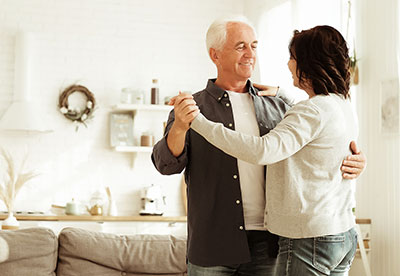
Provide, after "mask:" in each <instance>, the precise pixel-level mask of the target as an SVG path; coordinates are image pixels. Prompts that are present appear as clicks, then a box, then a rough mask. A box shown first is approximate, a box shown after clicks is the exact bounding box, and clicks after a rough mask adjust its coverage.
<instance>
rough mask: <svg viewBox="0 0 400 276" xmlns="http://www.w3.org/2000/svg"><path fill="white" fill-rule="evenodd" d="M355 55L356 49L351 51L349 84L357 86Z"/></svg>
mask: <svg viewBox="0 0 400 276" xmlns="http://www.w3.org/2000/svg"><path fill="white" fill-rule="evenodd" d="M357 62H358V59H357V55H356V49H354V50H353V55H352V56H350V80H351V84H354V85H357V84H358V81H359V79H358V66H357Z"/></svg>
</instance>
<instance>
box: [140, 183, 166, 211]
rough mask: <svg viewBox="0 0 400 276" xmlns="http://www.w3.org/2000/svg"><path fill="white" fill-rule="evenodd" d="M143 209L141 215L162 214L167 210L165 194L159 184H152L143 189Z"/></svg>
mask: <svg viewBox="0 0 400 276" xmlns="http://www.w3.org/2000/svg"><path fill="white" fill-rule="evenodd" d="M141 201H142V210H140V215H141V216H161V215H162V214H164V210H165V206H166V203H165V196H164V195H163V194H162V191H161V187H160V186H159V185H154V184H152V185H151V186H150V187H146V188H144V189H142V191H141Z"/></svg>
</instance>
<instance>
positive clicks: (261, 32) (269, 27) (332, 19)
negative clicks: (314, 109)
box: [257, 0, 348, 99]
mask: <svg viewBox="0 0 400 276" xmlns="http://www.w3.org/2000/svg"><path fill="white" fill-rule="evenodd" d="M347 8H348V0H286V1H285V0H284V1H278V3H277V4H276V5H274V6H273V7H271V8H268V9H267V10H266V11H265V12H264V13H263V14H262V15H261V16H260V20H259V24H258V26H257V27H258V37H259V48H258V64H259V68H260V81H261V83H265V84H269V85H279V86H281V87H285V88H287V89H289V90H290V91H294V92H293V95H295V96H298V97H299V99H303V98H306V95H305V93H304V92H302V91H300V90H299V89H297V88H294V87H293V84H292V78H291V75H290V72H289V70H288V68H287V62H288V60H289V51H288V44H289V41H290V38H291V37H292V35H293V30H295V29H297V30H304V29H309V28H311V27H314V26H316V25H330V26H333V27H335V28H336V29H338V30H339V31H341V32H342V34H343V36H346V30H347V15H348V14H347V10H348V9H347Z"/></svg>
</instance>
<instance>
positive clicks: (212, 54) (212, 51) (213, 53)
mask: <svg viewBox="0 0 400 276" xmlns="http://www.w3.org/2000/svg"><path fill="white" fill-rule="evenodd" d="M209 54H210V58H211V60H212V61H213V62H214V63H215V64H218V61H219V55H218V52H217V50H215V49H214V48H210V52H209Z"/></svg>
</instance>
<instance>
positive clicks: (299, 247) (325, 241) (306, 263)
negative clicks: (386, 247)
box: [275, 229, 357, 276]
mask: <svg viewBox="0 0 400 276" xmlns="http://www.w3.org/2000/svg"><path fill="white" fill-rule="evenodd" d="M356 249H357V233H356V231H355V230H354V229H350V230H349V231H347V232H344V233H341V234H338V235H328V236H322V237H316V238H307V239H289V238H284V237H281V238H280V239H279V254H278V260H277V266H276V274H275V275H276V276H300V275H301V276H308V275H313V276H315V275H335V276H345V275H348V272H349V270H350V266H351V263H352V262H353V259H354V255H355V253H356Z"/></svg>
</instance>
